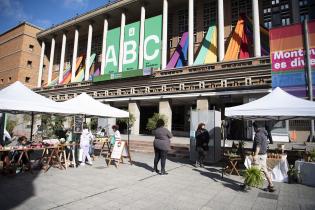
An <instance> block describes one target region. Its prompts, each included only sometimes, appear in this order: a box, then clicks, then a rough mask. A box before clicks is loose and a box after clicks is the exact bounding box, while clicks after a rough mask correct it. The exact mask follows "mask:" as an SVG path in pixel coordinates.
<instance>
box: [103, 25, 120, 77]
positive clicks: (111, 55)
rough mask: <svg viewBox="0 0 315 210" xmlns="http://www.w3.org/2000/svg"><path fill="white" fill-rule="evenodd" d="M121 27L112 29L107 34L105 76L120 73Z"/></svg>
mask: <svg viewBox="0 0 315 210" xmlns="http://www.w3.org/2000/svg"><path fill="white" fill-rule="evenodd" d="M119 43H120V27H119V28H115V29H112V30H110V31H108V33H107V40H106V45H107V48H106V56H105V74H108V73H113V72H117V71H118V60H119V45H120V44H119Z"/></svg>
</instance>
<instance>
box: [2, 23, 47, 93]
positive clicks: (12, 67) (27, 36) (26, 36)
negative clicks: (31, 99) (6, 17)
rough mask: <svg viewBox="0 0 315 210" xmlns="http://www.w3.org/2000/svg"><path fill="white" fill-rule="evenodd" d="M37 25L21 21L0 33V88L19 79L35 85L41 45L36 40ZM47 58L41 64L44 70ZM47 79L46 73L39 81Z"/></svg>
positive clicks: (38, 30)
mask: <svg viewBox="0 0 315 210" xmlns="http://www.w3.org/2000/svg"><path fill="white" fill-rule="evenodd" d="M41 30H42V29H40V28H39V27H37V26H34V25H32V24H30V23H27V22H23V23H21V24H19V25H17V26H16V27H14V28H12V29H10V30H8V31H6V32H5V33H3V34H1V35H0V88H2V87H5V86H8V85H10V84H11V83H13V82H15V81H21V82H22V83H24V84H25V85H27V86H28V87H30V88H34V87H37V84H38V78H39V75H38V73H39V71H38V68H39V61H40V54H41V46H40V45H39V43H38V41H37V36H36V35H37V33H38V32H40V31H41ZM46 63H47V58H45V62H44V63H43V64H42V65H41V66H42V68H43V70H44V72H45V69H46ZM45 79H46V81H47V74H44V75H42V76H41V77H40V80H41V81H40V83H44V82H45Z"/></svg>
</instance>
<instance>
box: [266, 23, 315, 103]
mask: <svg viewBox="0 0 315 210" xmlns="http://www.w3.org/2000/svg"><path fill="white" fill-rule="evenodd" d="M303 30H304V26H303V25H302V24H294V25H290V26H284V27H278V28H272V29H270V51H271V52H270V56H271V63H272V70H271V71H272V72H271V75H272V88H276V87H281V88H282V89H284V90H285V91H287V92H289V93H291V94H293V95H295V96H298V97H305V96H307V95H308V92H307V86H308V84H307V80H306V70H305V57H304V56H305V49H304V44H303V39H304V37H303V33H304V32H303ZM308 33H309V34H308V37H309V43H310V46H309V48H310V52H309V53H310V63H311V68H312V79H313V84H312V85H313V94H314V93H315V92H314V91H315V87H314V86H315V21H309V22H308Z"/></svg>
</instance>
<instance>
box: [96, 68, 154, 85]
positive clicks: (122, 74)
mask: <svg viewBox="0 0 315 210" xmlns="http://www.w3.org/2000/svg"><path fill="white" fill-rule="evenodd" d="M150 75H151V72H146V71H143V70H142V69H137V70H129V71H123V72H115V73H111V74H104V75H101V76H97V77H94V78H93V82H101V81H106V80H113V79H125V78H129V77H139V76H150Z"/></svg>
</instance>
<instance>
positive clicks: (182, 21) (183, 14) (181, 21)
mask: <svg viewBox="0 0 315 210" xmlns="http://www.w3.org/2000/svg"><path fill="white" fill-rule="evenodd" d="M177 15H178V32H179V35H182V34H183V33H184V32H187V31H188V10H187V9H184V10H179V11H178V12H177Z"/></svg>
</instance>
